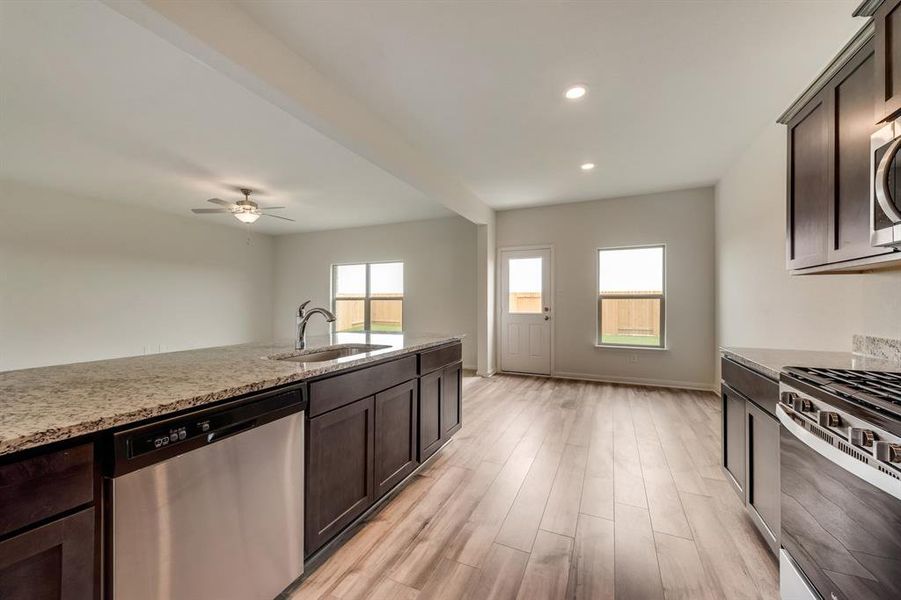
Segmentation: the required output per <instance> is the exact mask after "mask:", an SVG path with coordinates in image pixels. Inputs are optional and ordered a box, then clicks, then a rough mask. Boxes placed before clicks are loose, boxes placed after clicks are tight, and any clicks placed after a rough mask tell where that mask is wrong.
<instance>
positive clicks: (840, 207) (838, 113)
mask: <svg viewBox="0 0 901 600" xmlns="http://www.w3.org/2000/svg"><path fill="white" fill-rule="evenodd" d="M875 62H876V57H875V53H874V52H873V44H872V43H869V44H867V45H866V46H864V47H863V48H862V49H861V50H860V51H859V52H857V54H855V55H854V56H853V57H852V58H851V59H850V60H849V61H848V62H847V63H846V64H845V65H844V66H843V67H842V68H841V69H840V70H839V72H838V73H837V74H836V75H835V77H834V78H833V80H832V82H831V85H830V86H828V87H827V91H828V93H829V101H830V103H831V107H832V110H831V113H832V115H831V125H832V128H833V132H832V138H833V139H832V165H833V176H832V180H833V181H832V196H831V199H832V202H831V203H830V204H829V207H828V208H829V219H828V244H827V256H826V258H827V262H829V263H839V262H842V261H847V260H855V259H860V258H866V257H869V256H876V255H879V254H885V253H886V252H888V251H887V250H886V249H884V248H873V247H872V246H871V245H870V136H871V135H872V134H873V133H874V132H875V131H876V129H877V126H876V116H875V114H874V112H873V108H872V106H871V101H872V95H873V85H874V84H873V80H874V76H875Z"/></svg>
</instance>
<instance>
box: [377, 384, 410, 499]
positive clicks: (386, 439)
mask: <svg viewBox="0 0 901 600" xmlns="http://www.w3.org/2000/svg"><path fill="white" fill-rule="evenodd" d="M418 400H419V397H418V394H417V385H416V381H415V380H413V381H408V382H407V383H403V384H401V385H399V386H396V387H393V388H391V389H390V390H385V391H384V392H380V393H378V394H376V395H375V497H376V499H378V498H381V497H382V496H384V495H385V494H386V493H387V492H388V491H389V490H391V488H393V487H394V486H395V485H397V484H398V483H400V482H401V481H403V479H404V478H405V477H406V476H407V475H409V474H410V473H412V472H413V469H415V468H416V466H417V465H418V464H419V462H418V460H417V444H416V439H417V437H416V436H417V433H418V432H417V424H418V419H417V410H418V404H419V402H418Z"/></svg>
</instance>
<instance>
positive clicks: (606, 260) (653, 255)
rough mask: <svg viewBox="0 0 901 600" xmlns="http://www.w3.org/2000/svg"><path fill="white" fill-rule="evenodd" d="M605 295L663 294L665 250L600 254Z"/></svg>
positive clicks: (600, 287)
mask: <svg viewBox="0 0 901 600" xmlns="http://www.w3.org/2000/svg"><path fill="white" fill-rule="evenodd" d="M598 291H599V292H600V293H601V294H662V293H663V247H662V246H656V247H653V248H622V249H615V250H601V251H600V252H599V253H598Z"/></svg>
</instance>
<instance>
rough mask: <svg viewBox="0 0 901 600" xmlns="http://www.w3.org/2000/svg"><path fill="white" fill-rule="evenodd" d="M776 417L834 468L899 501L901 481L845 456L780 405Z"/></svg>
mask: <svg viewBox="0 0 901 600" xmlns="http://www.w3.org/2000/svg"><path fill="white" fill-rule="evenodd" d="M776 417H777V418H778V419H779V422H780V423H781V424H782V426H783V427H785V429H786V430H788V432H789V433H791V434H792V435H793V436H795V437H796V438H798V440H799V441H800V442H801V443H802V444H804V445H805V446H807V447H808V448H810V449H811V450H813V451H814V452H816V453H817V454H819V455H820V456H822V457H823V458H825V459H827V460H829V461H830V462H832V463H834V464H835V465H836V466H839V467H841V468H842V469H844V470H845V471H848V472H849V473H851V474H852V475H855V476H857V477H859V478H860V479H863V480H864V481H866V482H867V483H869V484H870V485H873V486H876V487H877V488H879V489H880V490H882V491H883V492H885V493H886V494H889V495H890V496H894V497H895V498H897V499H898V500H901V480H898V479H895V478H894V477H892V476H891V475H888V474H886V473H883V472H882V471H879V470H878V469H876V468H874V467H871V466H870V465H868V464H865V463H862V462H860V461H859V460H857V459H856V458H853V457H852V456H849V455H848V454H845V453H844V452H842V451H841V450H839V449H838V448H836V447H835V446H833V445H832V444H830V443H829V442H826V441H824V440H821V439H820V438H818V437H817V436H815V435H814V434H812V433H810V432H809V431H808V430H807V429H806V428H805V427H804V426H803V425H801V424H800V423H797V422H795V420H794V419H792V417H791V415H789V414H788V412H786V410H785V408H783V407H782V405H781V404H779V405H777V406H776Z"/></svg>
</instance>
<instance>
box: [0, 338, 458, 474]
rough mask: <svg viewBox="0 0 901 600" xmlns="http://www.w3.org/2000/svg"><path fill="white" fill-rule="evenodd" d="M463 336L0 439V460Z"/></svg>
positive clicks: (453, 340) (432, 346)
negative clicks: (19, 453)
mask: <svg viewBox="0 0 901 600" xmlns="http://www.w3.org/2000/svg"><path fill="white" fill-rule="evenodd" d="M464 337H465V336H463V335H447V336H441V339H436V340H433V341H428V342H422V343H417V344H414V345H412V346H411V347H409V348H398V349H395V350H392V351H390V352H385V353H383V354H377V355H375V356H366V357H361V358H359V359H358V360H349V361H346V362H342V363H339V364H332V365H325V366H322V367H320V368H317V369H313V370H311V371H310V372H301V373H295V374H289V375H285V376H282V377H276V378H271V379H262V380H260V381H256V382H253V383H250V384H245V385H240V386H236V387H230V388H225V389H222V390H216V391H213V392H210V393H208V394H203V395H200V396H193V397H188V398H180V399H177V400H173V401H172V402H166V403H164V404H159V405H157V406H154V407H152V408H142V409H138V410H134V411H131V412H122V413H117V414H115V415H112V416H110V417H105V418H100V419H93V420H86V421H83V422H79V423H73V424H71V425H65V426H61V427H54V428H47V429H44V430H42V431H39V432H35V433H30V434H28V435H24V436H21V437H17V438H8V439H0V458H8V457H9V456H11V455H13V454H16V453H18V452H23V451H26V450H33V449H35V448H40V447H42V446H48V445H51V444H56V443H58V442H65V441H67V440H72V439H75V438H78V437H82V436H90V435H96V434H101V433H103V432H105V431H108V430H111V429H115V428H117V427H122V426H124V425H129V424H132V423H138V422H140V421H143V420H145V419H152V418H156V417H163V416H165V415H169V414H172V413H176V412H180V411H183V410H188V409H191V408H197V407H202V406H206V405H209V404H213V403H216V402H221V401H225V400H230V399H233V398H239V397H241V396H244V395H247V394H252V393H255V392H261V391H264V390H268V389H273V388H278V387H283V386H288V385H291V384H295V383H302V382H305V381H309V380H311V379H315V378H317V377H322V376H323V375H329V374H335V373H338V372H340V371H345V370H351V369H356V368H359V367H363V366H366V365H368V364H373V365H375V364H378V363H381V362H384V361H386V360H390V359H394V358H399V357H401V356H406V355H408V354H417V353H419V352H422V351H423V350H428V349H429V348H436V347H439V346H444V345H447V344H451V343H454V342H461V341H462V340H463V338H464Z"/></svg>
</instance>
